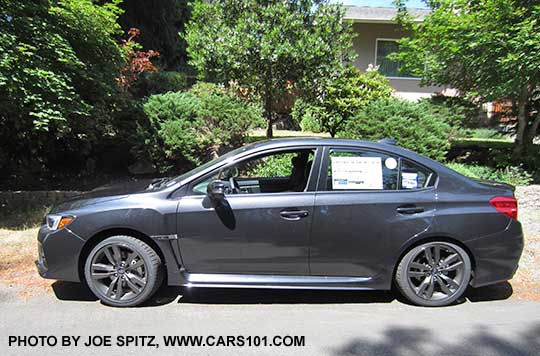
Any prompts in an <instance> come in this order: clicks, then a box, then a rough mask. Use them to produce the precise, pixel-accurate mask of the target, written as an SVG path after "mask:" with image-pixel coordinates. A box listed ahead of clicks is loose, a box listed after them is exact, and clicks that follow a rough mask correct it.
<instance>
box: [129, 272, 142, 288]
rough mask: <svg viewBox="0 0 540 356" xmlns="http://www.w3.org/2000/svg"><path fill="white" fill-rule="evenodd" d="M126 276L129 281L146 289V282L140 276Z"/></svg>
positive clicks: (130, 274) (131, 274)
mask: <svg viewBox="0 0 540 356" xmlns="http://www.w3.org/2000/svg"><path fill="white" fill-rule="evenodd" d="M126 276H127V277H128V279H130V280H131V281H132V282H134V283H136V284H137V285H139V286H141V287H144V286H145V285H146V281H144V280H143V279H141V278H140V277H139V276H136V275H134V274H133V273H126Z"/></svg>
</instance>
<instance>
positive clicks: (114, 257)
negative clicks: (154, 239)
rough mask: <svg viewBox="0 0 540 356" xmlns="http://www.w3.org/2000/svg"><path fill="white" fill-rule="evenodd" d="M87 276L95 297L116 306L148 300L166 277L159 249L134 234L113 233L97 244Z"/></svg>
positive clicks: (88, 264) (89, 258)
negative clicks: (155, 249) (154, 248)
mask: <svg viewBox="0 0 540 356" xmlns="http://www.w3.org/2000/svg"><path fill="white" fill-rule="evenodd" d="M84 276H85V279H86V284H87V285H88V287H89V288H90V290H91V291H92V292H93V293H94V294H95V296H96V297H97V298H99V299H100V300H101V301H102V302H103V303H104V304H107V305H111V306H115V307H132V306H137V305H140V304H142V303H144V302H145V301H147V300H148V299H149V298H150V297H151V296H152V295H153V294H154V293H155V292H156V291H157V289H158V288H159V287H160V286H161V284H162V282H163V279H164V273H163V269H162V263H161V259H160V257H159V255H158V254H157V253H156V251H154V250H153V249H152V248H151V247H150V246H148V244H146V243H145V242H143V241H141V240H139V239H136V238H134V237H131V236H111V237H108V238H106V239H105V240H103V241H101V242H100V243H99V244H97V245H96V246H95V247H94V248H93V249H92V251H90V253H89V254H88V256H87V257H86V261H85V264H84Z"/></svg>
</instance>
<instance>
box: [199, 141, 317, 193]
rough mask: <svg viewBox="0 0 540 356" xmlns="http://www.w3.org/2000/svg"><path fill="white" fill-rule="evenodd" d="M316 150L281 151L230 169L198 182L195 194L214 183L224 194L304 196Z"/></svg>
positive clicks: (203, 191)
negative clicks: (220, 187) (223, 189)
mask: <svg viewBox="0 0 540 356" xmlns="http://www.w3.org/2000/svg"><path fill="white" fill-rule="evenodd" d="M313 157H314V150H312V149H302V150H295V151H280V152H276V153H272V154H268V155H264V156H257V157H254V158H251V159H247V160H244V161H241V162H239V163H237V164H235V165H233V166H230V167H227V168H225V169H222V170H220V171H219V172H216V173H214V174H212V175H211V176H209V177H206V178H204V179H203V180H202V181H200V182H197V183H195V184H194V185H193V187H192V189H191V193H192V194H196V195H201V194H206V189H207V186H208V184H209V183H210V182H212V181H214V180H220V181H223V182H224V184H225V194H226V195H227V194H253V193H281V192H301V191H304V190H305V189H306V187H307V183H308V180H309V175H310V172H311V165H312V162H313Z"/></svg>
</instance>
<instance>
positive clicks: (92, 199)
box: [50, 179, 156, 214]
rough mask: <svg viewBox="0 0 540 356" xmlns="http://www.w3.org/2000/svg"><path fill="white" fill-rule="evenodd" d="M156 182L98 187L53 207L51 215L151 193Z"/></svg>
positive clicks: (149, 180) (145, 180)
mask: <svg viewBox="0 0 540 356" xmlns="http://www.w3.org/2000/svg"><path fill="white" fill-rule="evenodd" d="M155 181H156V180H154V179H144V180H139V181H132V182H124V183H120V184H112V185H105V186H102V187H98V188H96V189H94V190H91V191H89V192H85V193H82V194H80V195H76V196H74V197H72V198H71V199H69V200H66V201H64V202H62V203H60V204H57V205H55V206H53V207H52V209H51V210H50V213H52V214H54V213H58V212H62V211H69V210H75V209H80V208H83V207H86V206H88V205H94V204H98V203H104V202H108V201H111V200H117V199H123V198H125V197H127V196H128V195H131V194H135V193H142V192H144V191H149V190H148V187H149V185H150V184H152V183H153V182H155Z"/></svg>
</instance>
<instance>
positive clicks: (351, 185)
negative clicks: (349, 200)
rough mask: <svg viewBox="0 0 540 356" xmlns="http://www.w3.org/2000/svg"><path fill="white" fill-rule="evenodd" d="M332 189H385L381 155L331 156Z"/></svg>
mask: <svg viewBox="0 0 540 356" xmlns="http://www.w3.org/2000/svg"><path fill="white" fill-rule="evenodd" d="M330 160H331V163H332V189H334V190H337V189H383V172H382V160H381V157H331V158H330Z"/></svg>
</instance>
